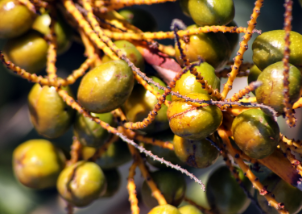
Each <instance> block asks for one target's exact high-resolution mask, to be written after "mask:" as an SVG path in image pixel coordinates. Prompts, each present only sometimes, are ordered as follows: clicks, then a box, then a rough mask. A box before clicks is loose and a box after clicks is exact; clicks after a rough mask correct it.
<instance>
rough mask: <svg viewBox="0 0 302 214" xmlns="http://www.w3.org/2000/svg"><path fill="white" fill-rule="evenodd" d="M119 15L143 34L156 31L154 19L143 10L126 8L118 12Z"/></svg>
mask: <svg viewBox="0 0 302 214" xmlns="http://www.w3.org/2000/svg"><path fill="white" fill-rule="evenodd" d="M119 14H121V15H122V16H123V17H124V18H125V19H126V20H127V22H129V23H130V24H132V25H134V26H135V27H137V28H139V29H140V30H142V31H144V32H146V31H151V32H152V31H155V30H156V21H155V19H154V17H153V16H152V15H151V14H150V13H148V12H147V11H145V10H142V9H140V8H128V9H124V10H121V11H119ZM146 23H147V24H146Z"/></svg>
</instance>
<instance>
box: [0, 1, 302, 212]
mask: <svg viewBox="0 0 302 214" xmlns="http://www.w3.org/2000/svg"><path fill="white" fill-rule="evenodd" d="M166 1H167V0H149V1H128V0H127V1H122V0H111V1H92V0H91V1H78V2H77V1H74V2H73V1H71V0H62V1H59V2H56V4H55V3H54V2H52V1H42V0H1V1H0V15H1V17H2V18H1V19H2V21H1V22H0V38H3V39H6V44H5V46H4V48H3V51H1V52H0V57H1V60H2V62H3V64H4V65H6V67H7V68H8V69H10V70H12V71H13V72H14V73H15V74H17V75H19V76H21V77H22V78H25V79H27V80H29V81H31V82H35V83H36V84H35V85H34V86H33V88H32V89H31V91H30V93H29V95H28V105H29V113H30V119H31V121H32V123H33V126H34V127H35V129H36V131H37V132H38V133H39V134H40V135H41V136H43V137H45V138H49V139H53V138H57V137H59V136H61V135H63V134H64V133H65V132H66V131H67V130H68V129H69V128H70V127H71V126H73V133H74V140H73V144H72V149H71V152H70V156H71V158H70V159H69V160H68V161H67V160H66V157H65V155H64V154H63V152H62V151H61V150H60V149H59V148H56V147H55V146H54V145H53V144H52V143H51V142H50V141H48V140H44V139H36V140H30V141H27V142H25V143H23V144H21V145H19V146H18V147H17V148H16V149H15V151H14V154H13V167H14V172H15V175H16V177H17V178H18V180H19V181H20V182H21V183H22V184H24V185H25V186H27V187H30V188H34V189H44V188H50V187H54V186H56V187H57V190H58V192H59V194H60V195H61V196H62V198H64V199H65V200H66V201H67V203H68V204H69V206H68V207H69V209H70V210H69V211H70V212H72V207H73V206H76V207H83V206H87V205H89V204H90V203H92V202H93V201H95V200H96V199H98V198H101V197H110V196H112V195H113V194H115V193H116V192H117V190H118V187H119V183H120V180H121V177H120V174H119V172H118V169H117V167H119V166H121V165H123V164H125V163H126V162H128V161H129V160H131V158H132V159H133V164H132V166H131V167H130V170H129V177H128V190H129V201H130V202H131V210H132V213H138V212H139V208H138V202H137V198H136V193H135V184H134V182H133V176H134V172H135V168H136V167H139V169H140V170H141V172H142V174H143V177H144V179H145V182H144V184H143V186H142V199H143V201H144V203H145V204H146V205H147V206H148V207H150V208H152V209H151V211H150V212H149V214H201V213H219V214H233V213H241V212H243V211H244V210H245V209H246V208H247V207H248V205H249V203H250V200H252V201H254V202H255V204H256V205H257V206H258V208H259V209H263V210H264V211H265V212H268V213H273V212H279V213H288V212H290V213H297V212H298V211H299V210H300V209H301V208H302V202H301V201H300V200H296V199H298V198H299V197H301V196H302V192H301V191H300V190H299V189H297V188H296V187H297V186H298V183H299V180H300V179H301V176H302V165H301V164H300V162H299V161H298V160H297V158H299V157H300V154H301V155H302V150H301V148H302V145H301V144H299V143H298V142H295V141H292V140H290V139H287V138H286V137H285V136H283V135H282V134H281V133H280V129H279V126H278V123H277V122H276V118H275V117H276V116H279V115H282V114H284V115H286V117H287V118H288V121H289V122H288V124H289V125H291V126H293V125H294V124H295V118H294V116H293V113H292V112H293V109H296V108H299V107H301V106H302V102H301V101H300V97H301V95H302V76H301V72H300V70H301V68H302V64H301V62H302V49H301V48H300V47H301V45H302V35H300V34H299V33H296V32H292V31H290V20H291V7H292V5H291V4H292V2H291V1H290V0H286V4H285V9H286V15H285V23H286V25H285V29H284V30H276V31H270V32H265V33H263V34H261V35H259V36H258V37H257V38H256V40H255V41H254V43H253V46H252V49H253V63H254V65H253V67H251V66H247V68H243V67H244V66H241V65H242V63H243V62H242V61H243V58H242V56H243V54H244V52H245V51H246V49H247V42H248V40H249V39H250V38H251V34H252V33H254V30H255V25H256V19H257V18H258V16H259V11H260V8H261V6H262V1H261V0H257V1H256V2H255V8H254V10H253V13H252V15H251V20H250V21H249V22H248V28H242V27H238V26H237V25H236V23H235V22H234V21H233V19H234V14H235V7H234V3H233V0H224V1H221V0H211V1H210V0H205V1H196V0H180V6H181V8H182V10H183V12H184V13H185V14H186V15H188V16H189V17H191V18H192V19H193V21H194V22H195V23H196V24H195V25H192V26H189V27H187V28H186V27H185V26H183V24H182V23H181V22H180V21H174V22H173V24H172V28H173V31H172V32H155V29H156V23H155V21H154V19H153V18H152V16H150V15H149V14H147V13H146V12H144V11H141V10H139V9H125V10H121V11H119V13H117V12H116V11H115V10H117V9H120V8H123V7H125V6H131V5H134V4H144V3H149V4H151V3H159V2H166ZM172 1H173V0H172ZM201 11H202V12H201ZM20 14H21V15H20ZM20 17H22V19H20ZM65 19H66V20H67V21H68V22H67V23H66V22H65V21H64V20H65ZM11 23H14V24H11ZM145 23H148V25H146V24H145ZM72 28H74V29H72ZM179 28H183V29H179ZM239 33H244V34H245V36H244V37H243V41H242V42H241V43H240V48H239V51H238V53H237V56H236V57H235V60H234V65H233V66H231V68H230V69H229V68H227V66H228V65H230V64H227V63H228V62H229V58H230V56H231V54H232V52H233V51H234V50H235V47H236V45H237V43H238V41H239ZM74 37H75V38H78V40H80V42H81V43H82V44H83V45H84V47H85V55H86V56H87V60H86V61H85V62H84V63H83V64H82V65H81V67H80V68H79V69H78V70H76V71H74V72H73V73H72V74H70V76H68V77H67V78H66V79H62V78H59V77H57V75H56V66H55V62H56V56H57V54H61V53H63V52H65V51H66V50H67V49H68V48H69V47H70V45H71V38H74ZM165 38H174V39H175V47H172V46H165V45H162V44H160V43H158V42H156V41H155V39H165ZM111 39H114V40H115V41H114V42H112V41H111ZM25 56H26V57H25ZM174 59H176V61H175V60H174ZM289 63H290V64H289ZM146 64H148V66H146ZM240 66H241V67H240ZM45 67H46V72H47V74H48V75H47V76H46V77H43V76H38V75H37V74H36V73H37V72H39V71H41V70H43V69H44V68H45ZM151 67H153V68H155V69H156V72H155V71H152V72H150V69H151ZM88 68H90V71H89V72H87V73H86V74H85V71H86V70H87V69H88ZM148 69H149V71H148ZM239 69H243V73H244V74H245V75H246V76H248V83H249V85H248V86H247V87H246V88H244V89H242V90H240V92H239V93H237V94H235V95H234V96H232V97H231V98H229V99H226V96H227V94H228V92H229V90H230V88H231V86H232V83H233V80H234V78H235V77H236V76H237V75H238V73H239ZM227 70H229V73H228V75H227V77H228V82H227V84H225V86H224V88H223V91H222V93H220V78H219V77H221V76H223V73H224V72H225V71H227ZM150 73H153V74H154V73H156V74H157V75H156V76H151V75H148V76H147V75H146V74H150ZM81 76H83V78H82V79H81V82H80V85H79V88H78V91H77V101H75V99H74V98H73V94H72V92H71V90H70V89H69V87H68V85H71V84H73V83H74V82H75V81H76V80H77V79H78V78H79V77H81ZM160 77H161V78H160ZM168 80H169V81H168ZM249 92H253V93H254V94H255V97H246V98H243V97H244V96H245V95H247V94H248V93H249ZM76 110H77V112H76ZM123 141H126V142H127V143H128V145H127V144H126V143H125V142H123ZM139 152H143V153H145V154H146V155H147V157H146V158H144V156H142V155H141V154H140V153H139ZM293 152H296V153H297V155H296V156H294V155H293ZM219 154H220V155H222V156H223V157H224V160H225V162H226V166H220V167H218V168H216V169H215V170H213V171H211V173H208V174H207V175H206V177H203V178H202V179H198V178H196V177H195V176H194V175H192V174H191V173H189V172H188V171H187V170H186V169H184V168H182V167H194V168H206V167H209V166H211V165H212V164H214V163H215V161H216V160H217V158H218V156H219ZM283 154H285V155H283ZM233 160H234V162H236V163H237V164H238V166H239V167H238V168H237V166H234V164H233V163H232V161H233ZM147 162H148V164H151V165H153V166H154V167H157V168H159V169H158V170H156V171H154V172H150V171H149V169H148V167H147ZM160 162H162V163H164V164H162V163H160ZM260 164H261V165H264V166H266V167H267V168H269V169H270V170H271V171H272V173H273V174H271V175H270V176H269V177H268V178H266V179H265V180H263V181H262V183H260V181H259V179H257V178H256V176H255V173H256V172H255V171H254V172H253V171H252V170H251V169H250V167H249V165H251V166H252V165H253V166H259V165H260ZM167 166H169V167H171V168H173V169H169V168H167ZM180 166H182V167H180ZM240 168H241V169H240ZM254 168H255V167H254ZM176 170H178V171H181V172H183V173H185V174H186V175H188V176H190V177H191V178H193V179H194V180H195V181H196V182H197V183H198V184H197V183H194V184H192V185H191V186H190V187H188V188H186V182H185V177H184V175H183V174H181V173H180V172H178V171H176ZM200 180H202V181H204V182H205V189H206V191H205V192H202V190H201V189H200V188H197V187H196V185H199V184H201V181H200ZM171 181H173V182H171ZM264 184H266V185H267V187H265V186H264ZM252 186H254V187H256V188H257V190H258V193H257V198H254V196H253V194H254V190H253V188H252ZM186 189H188V190H189V193H188V194H187V195H186V196H185V192H186ZM288 195H291V197H288ZM263 196H264V197H265V198H264V197H263ZM183 201H186V202H187V203H191V205H185V206H182V207H180V208H177V206H179V205H180V203H181V202H183ZM267 201H268V203H269V204H270V205H271V206H268V205H267ZM281 202H282V203H281ZM272 207H273V208H274V209H275V210H274V211H273V210H272Z"/></svg>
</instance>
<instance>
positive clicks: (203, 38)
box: [175, 25, 231, 69]
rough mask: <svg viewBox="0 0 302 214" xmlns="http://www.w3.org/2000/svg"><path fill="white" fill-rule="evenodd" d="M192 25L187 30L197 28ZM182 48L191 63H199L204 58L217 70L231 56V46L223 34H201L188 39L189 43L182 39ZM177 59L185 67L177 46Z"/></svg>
mask: <svg viewBox="0 0 302 214" xmlns="http://www.w3.org/2000/svg"><path fill="white" fill-rule="evenodd" d="M196 27H197V26H196V25H191V26H189V27H188V28H187V30H190V29H194V28H196ZM180 43H181V47H182V49H183V51H184V53H185V54H186V56H187V58H188V59H189V61H190V62H195V61H198V57H199V56H200V57H202V58H203V59H204V60H205V61H206V62H207V63H209V64H210V65H212V66H213V67H214V68H215V69H219V68H222V67H223V66H224V65H225V64H226V63H227V61H228V59H229V57H230V55H231V49H230V45H229V43H228V41H227V39H226V37H225V36H224V35H223V33H201V34H198V35H192V36H190V37H188V41H184V40H182V39H180ZM175 57H176V59H177V61H178V62H179V63H180V64H181V65H183V61H182V59H181V58H180V52H179V50H178V48H177V46H176V45H175Z"/></svg>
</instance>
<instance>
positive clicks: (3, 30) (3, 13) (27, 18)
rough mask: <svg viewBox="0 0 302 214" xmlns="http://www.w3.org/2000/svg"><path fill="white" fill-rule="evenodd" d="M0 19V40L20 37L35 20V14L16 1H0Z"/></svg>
mask: <svg viewBox="0 0 302 214" xmlns="http://www.w3.org/2000/svg"><path fill="white" fill-rule="evenodd" d="M0 17H1V22H0V38H13V37H17V36H20V35H21V34H23V33H25V32H26V31H28V30H29V29H30V27H31V25H32V23H33V22H34V20H35V14H33V13H32V12H31V11H30V10H29V9H27V7H26V6H24V5H22V4H21V3H20V2H18V1H17V0H1V1H0Z"/></svg>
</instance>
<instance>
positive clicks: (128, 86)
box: [78, 60, 134, 113]
mask: <svg viewBox="0 0 302 214" xmlns="http://www.w3.org/2000/svg"><path fill="white" fill-rule="evenodd" d="M133 86H134V78H133V73H132V70H131V69H130V67H129V66H128V65H127V63H126V62H125V61H123V60H116V61H110V62H106V63H103V64H101V65H100V66H97V67H95V68H94V69H92V70H91V71H89V72H88V73H87V74H86V75H85V76H84V77H83V79H82V81H81V83H80V86H79V89H78V101H79V103H80V105H81V106H82V107H83V108H85V109H86V110H88V111H91V112H95V113H105V112H109V111H112V110H114V109H116V108H118V107H120V106H121V105H122V104H123V103H124V102H125V101H126V100H127V98H128V97H129V96H130V94H131V92H132V89H133Z"/></svg>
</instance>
